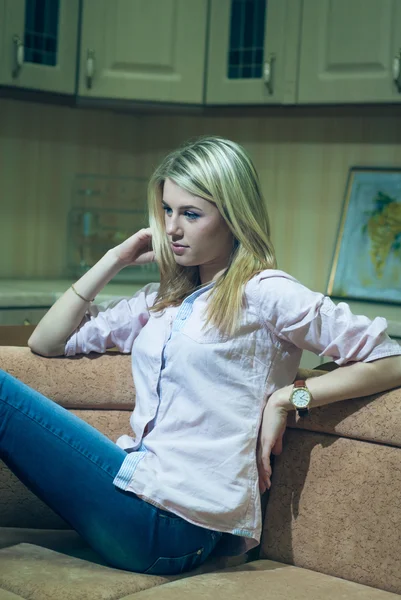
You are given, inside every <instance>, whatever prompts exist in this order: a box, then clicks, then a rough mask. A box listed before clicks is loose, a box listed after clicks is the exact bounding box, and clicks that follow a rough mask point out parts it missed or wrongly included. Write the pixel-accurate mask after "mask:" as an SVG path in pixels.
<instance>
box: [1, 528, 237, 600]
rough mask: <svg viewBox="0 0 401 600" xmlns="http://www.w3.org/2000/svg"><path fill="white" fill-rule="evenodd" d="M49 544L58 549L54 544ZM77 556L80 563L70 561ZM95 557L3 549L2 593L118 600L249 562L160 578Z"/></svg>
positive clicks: (41, 599)
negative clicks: (169, 583)
mask: <svg viewBox="0 0 401 600" xmlns="http://www.w3.org/2000/svg"><path fill="white" fill-rule="evenodd" d="M0 531H1V530H0ZM47 542H48V543H49V542H50V544H54V543H55V540H54V539H53V540H51V539H50V540H47ZM55 545H56V544H55ZM74 553H76V554H77V555H79V556H81V558H77V557H76V556H71V554H74ZM92 554H93V553H92V551H91V550H89V549H88V553H87V555H85V548H84V547H79V545H78V547H77V548H76V549H74V548H73V547H71V546H70V547H69V546H68V543H67V544H66V547H65V548H64V549H63V552H56V551H54V550H50V549H49V548H44V547H41V546H37V545H33V544H26V543H21V544H17V545H15V546H10V547H8V548H3V549H1V550H0V589H1V587H3V588H4V589H7V590H10V591H11V592H13V593H15V594H20V595H21V596H22V597H23V598H29V600H54V598H57V600H77V598H79V600H92V599H93V600H99V599H101V600H117V599H118V598H121V597H122V596H126V595H129V594H133V593H136V592H137V591H140V590H144V589H147V588H149V587H153V586H159V585H161V584H164V583H167V582H169V581H175V580H176V579H183V578H187V577H193V576H196V575H198V574H201V573H208V572H213V571H216V570H217V569H224V568H226V567H227V566H228V565H238V564H240V563H241V562H243V561H244V560H245V558H246V557H245V555H243V556H241V557H232V558H230V557H210V558H209V559H208V560H206V562H205V563H204V564H203V565H201V566H200V567H198V568H197V569H194V570H193V571H190V572H188V573H183V574H180V575H174V576H167V575H166V576H157V575H143V574H141V573H131V572H128V571H122V570H119V569H114V568H112V567H109V566H106V565H104V564H101V559H100V557H96V556H95V557H93V556H92ZM94 560H96V561H98V562H94ZM231 568H232V567H231ZM0 598H1V596H0Z"/></svg>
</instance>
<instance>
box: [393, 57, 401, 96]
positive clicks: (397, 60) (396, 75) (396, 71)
mask: <svg viewBox="0 0 401 600" xmlns="http://www.w3.org/2000/svg"><path fill="white" fill-rule="evenodd" d="M400 74H401V48H400V50H399V51H398V54H396V55H395V56H394V58H393V80H394V83H395V85H396V86H397V89H398V91H399V92H401V81H400Z"/></svg>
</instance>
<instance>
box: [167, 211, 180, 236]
mask: <svg viewBox="0 0 401 600" xmlns="http://www.w3.org/2000/svg"><path fill="white" fill-rule="evenodd" d="M166 233H167V235H169V236H176V237H179V236H182V227H181V225H180V222H179V217H178V215H176V216H173V215H170V216H167V217H166Z"/></svg>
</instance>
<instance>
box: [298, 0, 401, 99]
mask: <svg viewBox="0 0 401 600" xmlns="http://www.w3.org/2000/svg"><path fill="white" fill-rule="evenodd" d="M400 60H401V2H400V0H304V6H303V17H302V33H301V50H300V70H299V94H298V102H299V103H304V104H314V103H318V104H323V103H332V104H334V103H369V102H375V103H377V102H400V100H401V93H400V92H401V65H400Z"/></svg>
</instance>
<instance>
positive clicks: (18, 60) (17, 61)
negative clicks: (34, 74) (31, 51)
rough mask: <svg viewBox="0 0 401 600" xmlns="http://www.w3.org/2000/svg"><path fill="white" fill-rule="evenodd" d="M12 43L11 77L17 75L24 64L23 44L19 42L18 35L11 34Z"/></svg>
mask: <svg viewBox="0 0 401 600" xmlns="http://www.w3.org/2000/svg"><path fill="white" fill-rule="evenodd" d="M13 44H14V69H13V77H18V75H19V72H20V71H21V69H22V65H23V64H24V44H23V43H22V42H21V38H20V37H19V35H14V36H13Z"/></svg>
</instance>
